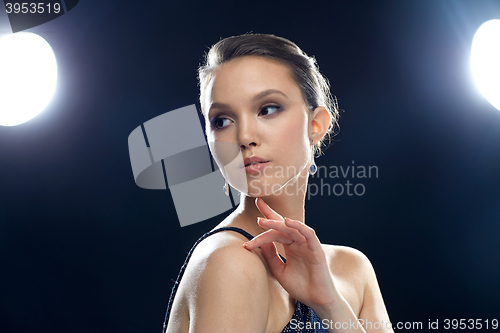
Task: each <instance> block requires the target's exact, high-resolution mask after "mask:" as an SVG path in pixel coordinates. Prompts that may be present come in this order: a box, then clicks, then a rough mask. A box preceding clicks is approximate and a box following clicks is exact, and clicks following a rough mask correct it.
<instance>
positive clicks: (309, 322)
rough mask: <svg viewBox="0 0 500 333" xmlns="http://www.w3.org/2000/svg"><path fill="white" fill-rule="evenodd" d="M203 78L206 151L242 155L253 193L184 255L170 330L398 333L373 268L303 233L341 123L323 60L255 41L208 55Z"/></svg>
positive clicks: (241, 40)
mask: <svg viewBox="0 0 500 333" xmlns="http://www.w3.org/2000/svg"><path fill="white" fill-rule="evenodd" d="M199 79H200V102H201V108H202V111H203V115H204V117H205V120H206V124H207V126H206V134H207V138H208V141H209V143H218V142H226V143H233V144H234V145H235V146H237V147H238V148H239V149H240V152H241V154H242V156H243V158H244V169H245V174H246V176H247V181H248V190H247V192H246V193H241V198H240V205H239V207H238V208H237V209H236V210H235V211H234V212H233V213H232V214H231V215H230V216H228V217H227V218H226V219H225V220H224V221H222V222H221V223H220V224H219V225H218V226H216V227H215V228H214V229H213V230H212V231H211V232H209V233H207V234H205V235H204V236H203V237H202V238H200V240H198V242H197V243H196V244H195V246H194V247H193V249H192V250H191V252H190V253H189V254H188V257H187V259H186V263H185V265H184V266H183V267H182V269H181V273H180V274H179V279H178V281H177V283H176V285H175V286H174V289H173V291H172V295H171V299H170V302H169V306H168V310H167V316H166V318H165V325H164V331H166V332H167V333H184V332H196V333H205V332H214V333H215V332H216V333H223V332H231V333H234V332H248V333H256V332H259V333H260V332H266V333H267V332H269V333H271V332H367V331H368V332H392V328H391V326H390V323H389V317H388V314H387V311H386V309H385V305H384V302H383V299H382V295H381V293H380V290H379V287H378V283H377V280H376V277H375V273H374V271H373V268H372V266H371V264H370V262H369V261H368V259H367V258H366V257H365V256H364V255H363V254H362V253H361V252H359V251H357V250H354V249H352V248H348V247H342V246H332V245H325V244H321V243H320V241H319V239H318V238H317V236H316V235H315V232H314V230H313V229H312V228H310V227H308V226H307V225H306V224H305V210H304V204H305V193H306V191H305V189H306V188H307V181H308V176H309V174H310V173H314V172H315V168H316V165H315V163H314V154H315V152H316V153H317V152H319V151H320V147H321V145H322V143H323V141H324V140H325V138H326V137H327V136H328V135H329V134H330V133H331V132H332V130H333V128H334V126H335V125H336V123H337V120H338V110H337V107H336V104H335V103H334V102H333V101H332V99H331V95H330V92H329V87H328V84H327V81H326V80H325V78H324V77H323V76H322V75H321V74H320V73H319V71H318V68H317V66H316V63H315V60H314V59H313V58H311V57H308V56H307V55H306V54H305V53H304V52H303V51H302V50H300V48H299V47H298V46H297V45H295V44H294V43H292V42H291V41H289V40H287V39H284V38H280V37H276V36H273V35H261V34H247V35H241V36H235V37H230V38H226V39H223V40H221V41H219V42H218V43H217V44H215V45H214V46H212V48H211V49H210V51H209V53H208V54H207V57H206V64H205V65H204V66H202V67H200V69H199ZM211 147H213V146H211ZM229 181H230V182H231V180H230V179H229ZM230 185H231V184H230ZM232 185H234V184H232ZM226 186H227V184H226ZM234 186H235V187H237V186H236V185H234ZM225 190H226V189H225Z"/></svg>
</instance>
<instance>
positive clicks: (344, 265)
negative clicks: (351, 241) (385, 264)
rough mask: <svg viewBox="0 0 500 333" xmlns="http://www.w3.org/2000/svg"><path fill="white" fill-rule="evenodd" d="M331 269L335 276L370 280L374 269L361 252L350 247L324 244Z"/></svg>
mask: <svg viewBox="0 0 500 333" xmlns="http://www.w3.org/2000/svg"><path fill="white" fill-rule="evenodd" d="M322 246H323V249H324V251H325V254H326V257H327V260H328V263H329V264H330V268H331V269H332V271H333V272H334V273H335V274H339V275H351V276H352V275H353V274H354V275H356V276H358V277H364V278H369V277H370V276H371V275H372V274H373V267H372V264H371V262H370V260H369V259H368V257H367V256H366V255H365V254H364V253H363V252H361V251H359V250H356V249H354V248H352V247H348V246H340V245H328V244H322ZM360 274H361V275H360Z"/></svg>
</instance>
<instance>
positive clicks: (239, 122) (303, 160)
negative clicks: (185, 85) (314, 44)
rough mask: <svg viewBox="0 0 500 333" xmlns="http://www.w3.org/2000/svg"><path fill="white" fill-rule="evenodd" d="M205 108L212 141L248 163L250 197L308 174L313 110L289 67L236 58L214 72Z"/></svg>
mask: <svg viewBox="0 0 500 333" xmlns="http://www.w3.org/2000/svg"><path fill="white" fill-rule="evenodd" d="M204 105H206V110H205V120H206V124H207V126H206V132H207V138H208V141H209V143H214V142H215V143H216V144H217V143H221V142H228V143H232V145H233V147H235V148H236V150H237V148H239V149H240V151H241V154H242V158H243V159H245V162H244V164H245V167H244V169H243V168H241V169H240V171H242V172H243V175H245V174H246V181H247V185H248V191H247V192H246V194H248V195H250V196H252V197H260V196H267V195H270V194H272V193H274V194H281V193H280V191H283V186H284V185H285V184H292V183H294V180H296V179H298V177H295V176H298V175H299V174H302V175H304V176H305V175H307V167H308V166H309V163H310V159H311V149H310V145H311V142H310V139H309V133H308V131H309V127H310V126H309V111H308V110H307V108H306V106H305V103H304V100H303V98H302V93H301V90H300V88H299V86H298V84H297V83H296V82H295V80H294V79H293V78H292V75H291V73H290V70H289V69H288V67H287V66H285V65H283V64H281V63H279V62H277V61H274V60H271V59H268V58H264V57H258V56H245V57H240V58H236V59H233V60H231V61H229V62H227V63H225V64H223V65H221V66H220V67H219V68H218V69H217V70H216V71H215V73H214V75H213V77H212V80H211V81H210V82H209V83H208V84H207V87H206V91H205V101H204ZM211 149H212V150H213V145H211ZM212 152H213V151H212ZM213 153H214V152H213ZM214 155H217V154H214ZM252 158H253V160H252ZM216 159H217V157H216ZM249 159H250V160H249ZM240 161H241V159H240ZM218 162H219V166H220V161H218ZM250 163H254V164H252V165H249V164H250ZM240 167H242V165H240ZM226 178H228V177H226ZM228 180H229V183H230V184H231V185H232V186H234V187H235V188H237V189H238V190H240V191H242V190H241V188H239V186H235V185H234V184H233V182H232V181H231V177H229V179H228ZM243 192H244V191H243ZM283 192H284V191H283ZM286 192H287V193H288V194H292V192H291V190H290V191H286Z"/></svg>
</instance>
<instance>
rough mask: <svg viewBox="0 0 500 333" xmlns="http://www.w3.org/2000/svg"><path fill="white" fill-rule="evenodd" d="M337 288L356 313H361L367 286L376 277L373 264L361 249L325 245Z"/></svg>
mask: <svg viewBox="0 0 500 333" xmlns="http://www.w3.org/2000/svg"><path fill="white" fill-rule="evenodd" d="M323 249H324V251H325V254H326V258H327V261H328V265H329V267H330V271H331V272H332V275H333V277H334V279H335V283H336V285H337V288H338V289H339V291H340V292H341V294H342V295H343V296H344V298H345V299H346V300H347V302H348V303H349V304H350V306H351V308H352V309H353V311H354V313H355V314H356V315H359V314H360V313H361V310H362V308H363V305H364V302H365V295H366V290H367V288H368V287H369V286H370V285H371V284H372V281H373V280H374V279H375V274H374V272H373V268H372V265H371V263H370V261H369V260H368V258H367V257H366V256H365V255H364V254H363V253H362V252H361V251H359V250H356V249H354V248H352V247H348V246H338V245H323Z"/></svg>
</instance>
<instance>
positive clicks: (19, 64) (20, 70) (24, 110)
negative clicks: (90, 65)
mask: <svg viewBox="0 0 500 333" xmlns="http://www.w3.org/2000/svg"><path fill="white" fill-rule="evenodd" d="M56 82H57V63H56V57H55V55H54V52H53V51H52V48H51V47H50V45H49V43H47V41H45V39H43V38H42V37H40V36H38V35H36V34H33V33H29V32H18V33H15V34H12V35H8V36H5V37H3V38H0V125H3V126H14V125H19V124H22V123H24V122H26V121H28V120H30V119H32V118H33V117H35V116H36V115H37V114H38V113H40V112H41V111H42V110H43V109H45V107H46V106H47V104H48V103H49V101H50V100H51V98H52V95H53V94H54V90H55V87H56Z"/></svg>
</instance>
